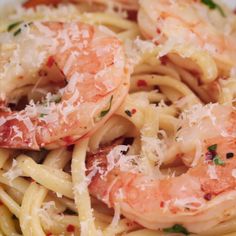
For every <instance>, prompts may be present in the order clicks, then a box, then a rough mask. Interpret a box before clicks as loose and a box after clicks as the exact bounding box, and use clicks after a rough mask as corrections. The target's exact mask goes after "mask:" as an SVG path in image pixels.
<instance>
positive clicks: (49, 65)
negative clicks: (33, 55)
mask: <svg viewBox="0 0 236 236" xmlns="http://www.w3.org/2000/svg"><path fill="white" fill-rule="evenodd" d="M54 62H55V61H54V58H53V57H52V56H50V57H49V58H48V61H47V64H46V66H47V67H49V68H51V67H52V66H53V64H54Z"/></svg>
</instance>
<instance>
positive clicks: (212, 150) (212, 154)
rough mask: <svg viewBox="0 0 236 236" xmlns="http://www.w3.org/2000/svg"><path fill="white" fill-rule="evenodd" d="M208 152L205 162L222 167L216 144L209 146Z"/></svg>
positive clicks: (222, 162) (223, 163)
mask: <svg viewBox="0 0 236 236" xmlns="http://www.w3.org/2000/svg"><path fill="white" fill-rule="evenodd" d="M207 149H208V152H207V153H206V160H210V161H213V162H214V164H215V165H218V166H224V165H225V162H224V161H223V160H222V159H221V157H220V155H218V154H217V152H216V150H217V144H213V145H211V146H209V147H208V148H207Z"/></svg>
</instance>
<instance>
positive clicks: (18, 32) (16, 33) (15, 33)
mask: <svg viewBox="0 0 236 236" xmlns="http://www.w3.org/2000/svg"><path fill="white" fill-rule="evenodd" d="M20 32H21V28H19V29H18V30H17V31H15V32H14V34H13V35H14V36H17V35H18V34H20Z"/></svg>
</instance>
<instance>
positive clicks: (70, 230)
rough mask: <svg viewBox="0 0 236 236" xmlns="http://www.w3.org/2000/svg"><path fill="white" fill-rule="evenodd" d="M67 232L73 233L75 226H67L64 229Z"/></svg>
mask: <svg viewBox="0 0 236 236" xmlns="http://www.w3.org/2000/svg"><path fill="white" fill-rule="evenodd" d="M66 231H67V232H74V231H75V226H74V225H71V224H70V225H67V227H66Z"/></svg>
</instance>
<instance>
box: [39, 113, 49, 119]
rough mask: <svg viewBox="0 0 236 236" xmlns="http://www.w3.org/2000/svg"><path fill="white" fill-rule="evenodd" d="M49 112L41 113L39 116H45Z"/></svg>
mask: <svg viewBox="0 0 236 236" xmlns="http://www.w3.org/2000/svg"><path fill="white" fill-rule="evenodd" d="M46 115H47V114H45V113H41V114H40V115H39V117H40V118H43V117H44V116H46Z"/></svg>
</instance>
